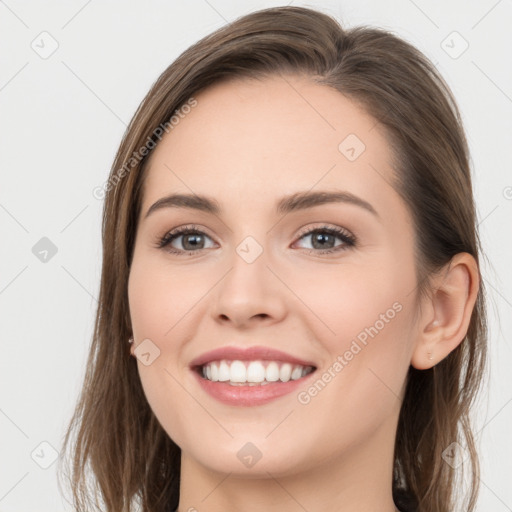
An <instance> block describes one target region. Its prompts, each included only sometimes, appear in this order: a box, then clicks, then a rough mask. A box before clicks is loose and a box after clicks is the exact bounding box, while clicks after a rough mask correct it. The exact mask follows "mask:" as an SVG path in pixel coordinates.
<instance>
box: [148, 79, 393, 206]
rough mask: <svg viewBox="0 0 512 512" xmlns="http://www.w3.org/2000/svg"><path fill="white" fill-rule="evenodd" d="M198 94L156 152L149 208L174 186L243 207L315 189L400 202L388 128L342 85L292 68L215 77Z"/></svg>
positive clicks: (386, 203)
mask: <svg viewBox="0 0 512 512" xmlns="http://www.w3.org/2000/svg"><path fill="white" fill-rule="evenodd" d="M194 97H195V99H196V101H197V105H196V106H195V107H193V108H191V109H190V110H189V111H188V113H187V114H184V115H183V116H181V118H180V120H179V123H178V124H176V125H175V126H174V127H173V128H172V130H171V131H170V132H169V133H168V134H166V135H165V136H164V137H163V139H162V141H161V142H160V143H159V144H158V145H157V147H156V148H155V149H154V150H153V154H152V155H151V161H150V166H149V168H148V173H147V176H146V178H145V183H144V194H143V196H144V200H143V211H144V210H147V208H148V206H149V205H150V204H152V203H153V202H154V201H156V200H157V199H159V198H160V197H161V196H163V195H164V194H166V193H171V192H184V193H194V192H196V193H201V194H203V193H205V194H208V195H213V196H215V197H218V198H219V200H220V202H224V201H226V202H231V203H233V204H234V205H236V206H238V207H242V206H243V205H242V204H240V203H241V202H242V201H243V203H244V204H246V205H247V204H248V203H247V201H248V200H249V201H253V202H259V203H261V202H264V201H265V200H266V199H269V200H272V201H273V200H274V198H276V197H281V196H282V195H284V194H290V193H293V192H296V191H297V190H310V189H312V188H322V189H325V188H328V189H342V190H349V191H350V192H352V193H354V194H357V195H360V196H363V197H364V199H365V200H367V201H369V202H371V203H372V204H375V205H376V208H377V209H379V208H378V206H377V205H380V206H381V209H384V210H386V209H388V210H389V209H390V208H393V207H394V208H395V209H396V208H397V207H399V205H398V204H396V203H397V202H400V198H399V196H398V195H397V194H396V192H395V191H394V190H393V188H392V187H391V186H390V184H391V182H392V174H393V170H392V167H391V165H392V160H391V159H392V153H391V148H390V146H389V144H388V142H387V140H386V138H385V134H384V133H383V132H382V131H381V127H380V125H379V124H378V123H377V122H376V121H375V119H374V118H373V117H372V116H370V115H369V114H368V113H367V112H366V111H365V110H364V109H363V108H361V107H360V106H358V104H356V103H355V102H353V101H352V100H350V99H349V98H347V97H345V96H344V95H342V94H341V93H340V92H339V91H337V90H335V89H333V88H330V87H328V86H325V85H319V84H316V83H314V82H313V81H311V79H308V78H306V77H301V76H290V75H288V76H282V77H270V78H264V79H261V80H246V79H243V80H241V79H236V80H230V81H227V82H222V83H216V84H214V85H213V86H210V87H208V88H207V89H205V90H203V91H201V92H200V93H199V94H197V95H195V96H194ZM241 194H242V195H241ZM393 203H394V204H393Z"/></svg>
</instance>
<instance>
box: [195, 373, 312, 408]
mask: <svg viewBox="0 0 512 512" xmlns="http://www.w3.org/2000/svg"><path fill="white" fill-rule="evenodd" d="M192 371H193V373H194V375H195V376H196V378H197V380H198V381H199V385H200V386H201V387H202V388H203V389H204V390H205V391H206V392H207V393H208V394H209V395H210V396H212V397H213V398H215V399H217V400H219V402H222V403H225V404H228V405H237V406H242V407H251V406H254V405H263V404H266V403H269V402H271V401H273V400H276V399H277V398H279V397H281V396H284V395H288V394H289V393H292V392H293V391H294V390H296V389H297V388H298V387H300V386H301V385H302V384H304V383H305V382H306V380H307V379H308V378H309V377H311V376H312V375H314V374H315V373H316V370H315V371H313V372H311V373H309V374H308V375H306V376H305V377H301V378H300V379H297V380H289V381H288V382H281V381H277V382H270V383H268V384H264V385H263V386H248V385H247V386H232V385H231V384H229V383H226V382H218V381H217V382H213V381H211V380H208V379H205V378H203V377H201V376H200V375H199V373H197V372H196V371H194V370H192Z"/></svg>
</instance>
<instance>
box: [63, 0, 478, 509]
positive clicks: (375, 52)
mask: <svg viewBox="0 0 512 512" xmlns="http://www.w3.org/2000/svg"><path fill="white" fill-rule="evenodd" d="M286 74H300V75H303V76H307V77H309V78H310V79H311V80H314V81H315V82H316V83H318V84H323V85H326V86H330V87H333V88H335V89H336V90H338V91H339V92H340V93H342V94H343V95H345V96H347V97H348V98H350V99H351V100H353V101H356V102H357V103H358V104H359V105H361V106H362V107H363V108H364V109H365V110H366V111H367V112H368V113H369V114H371V115H372V116H373V117H374V118H375V120H376V122H378V123H380V124H381V126H382V127H383V128H384V132H385V134H386V137H387V138H388V140H389V143H390V145H391V147H392V149H393V156H394V161H395V172H396V180H395V182H394V183H393V186H394V187H395V188H396V190H397V191H398V192H399V194H400V195H401V197H402V198H403V200H404V201H405V203H406V204H407V207H408V209H409V211H410V213H411V215H412V218H413V221H414V226H415V233H416V238H415V254H416V269H417V281H418V287H417V296H421V295H423V294H428V293H429V292H430V291H431V287H430V281H429V278H430V277H431V276H433V274H434V273H435V272H436V271H438V270H439V269H441V268H442V267H443V266H444V265H445V264H446V263H448V262H449V261H450V259H451V258H452V257H453V256H454V255H455V254H457V253H460V252H468V253H470V254H471V255H473V257H474V258H475V260H476V261H477V263H478V264H479V251H480V252H481V247H480V240H479V238H478V231H477V224H476V215H475V205H474V199H473V191H472V184H471V176H470V168H469V162H468V160H469V156H468V154H469V151H468V147H467V142H466V138H465V135H464V130H463V126H462V121H461V117H460V114H459V111H458V108H457V105H456V102H455V100H454V98H453V96H452V93H451V92H450V90H449V87H448V86H447V85H446V83H445V82H444V81H443V79H442V77H441V76H440V75H439V74H438V72H437V71H436V69H435V67H434V66H433V65H432V64H431V63H430V61H429V60H428V59H427V58H426V57H425V56H424V55H423V54H422V53H421V52H420V51H418V50H417V49H416V48H414V47H413V46H412V45H410V44H409V43H407V42H405V41H404V40H402V39H401V38H399V37H397V36H395V35H394V34H392V33H391V32H389V31H386V30H383V29H378V28H374V27H364V26H359V27H355V28H351V29H343V28H342V27H341V26H340V24H339V23H338V22H337V21H336V20H335V19H334V18H333V17H331V16H329V15H327V14H324V13H321V12H319V11H316V10H313V9H308V8H301V7H276V8H270V9H264V10H260V11H257V12H254V13H251V14H248V15H246V16H243V17H241V18H239V19H237V20H235V21H234V22H232V23H230V24H229V25H227V26H224V27H222V28H221V29H219V30H217V31H215V32H214V33H212V34H210V35H208V36H207V37H204V38H203V39H201V40H200V41H198V42H197V43H196V44H194V45H193V46H191V47H190V48H189V49H187V50H186V51H185V52H184V53H183V54H181V55H180V56H179V57H178V58H177V59H176V60H175V61H174V62H173V63H172V64H171V65H170V66H169V67H168V68H167V69H166V70H165V71H164V72H163V73H162V74H161V76H160V77H159V78H158V80H157V81H156V82H155V83H154V84H153V86H152V87H151V90H150V91H149V93H148V94H147V96H146V97H145V98H144V100H143V101H142V103H141V105H140V106H139V108H138V110H137V111H136V113H135V115H134V116H133V119H132V120H131V122H130V125H129V126H128V128H127V130H126V132H125V134H124V137H123V139H122V141H121V144H120V147H119V149H118V151H117V154H116V157H115V160H114V163H113V165H112V169H111V172H110V177H109V180H108V182H107V183H106V184H105V187H104V188H103V192H104V194H105V203H104V211H103V230H102V242H103V267H102V276H101V288H100V296H99V306H98V310H97V316H96V323H95V329H94V335H93V339H92V344H91V348H90V353H89V357H88V361H87V367H86V373H85V377H84V383H83V388H82V392H81V396H80V398H79V401H78V403H77V406H76V409H75V411H74V414H73V417H72V419H71V421H70V424H69V427H68V430H67V433H66V436H65V440H64V444H63V447H64V452H65V451H66V450H67V448H68V447H69V446H70V445H71V447H72V470H71V476H70V477H68V478H69V482H70V484H71V487H72V490H73V500H74V503H75V508H76V510H77V511H78V512H82V511H86V510H91V508H92V506H93V501H92V498H93V496H94V500H95V503H96V506H97V507H98V508H97V509H99V510H105V511H108V512H129V511H130V510H132V507H133V505H134V503H135V502H138V503H139V504H140V505H141V506H142V510H144V511H145V512H164V511H171V510H174V509H175V508H176V507H177V506H178V501H179V482H180V455H181V452H180V449H179V447H178V446H177V445H176V444H175V443H174V442H173V441H172V440H171V439H170V438H169V436H168V435H167V434H166V432H165V431H164V430H163V428H162V427H161V426H160V424H159V423H158V421H157V419H156V417H155V416H154V414H153V412H152V410H151V409H150V406H149V404H148V401H147V399H146V397H145V395H144V392H143V389H142V386H141V382H140V378H139V375H138V370H137V363H136V360H135V358H133V357H130V355H129V349H128V347H129V345H128V344H127V340H128V338H129V336H130V335H131V325H130V315H129V308H128V294H127V283H128V276H129V272H130V263H131V258H132V254H133V248H134V241H135V233H136V229H137V219H138V216H139V212H140V208H141V193H142V192H141V191H142V183H143V178H144V174H145V172H144V171H145V169H147V162H148V158H149V156H150V155H151V154H152V153H151V151H149V152H148V151H146V152H144V151H141V148H144V147H146V148H148V147H149V148H151V147H155V146H156V144H158V142H159V140H160V138H161V137H160V132H161V131H162V130H161V129H160V131H158V127H162V126H164V127H166V130H165V131H168V130H169V129H171V126H172V123H170V122H169V120H170V119H172V118H173V116H175V117H176V116H177V114H176V112H179V109H180V108H181V107H183V105H186V104H187V102H189V101H190V99H191V98H193V96H194V94H197V93H198V92H199V91H201V90H202V89H204V88H206V87H208V86H209V85H211V84H213V83H216V82H219V81H221V80H224V79H230V78H242V79H243V78H260V79H261V78H264V77H265V76H271V75H281V76H283V77H284V76H286ZM176 119H177V117H176ZM141 153H145V155H144V156H143V157H141ZM128 162H130V164H129V165H128ZM479 273H480V271H479ZM486 318H487V317H486V309H485V297H484V287H483V281H482V279H481V278H480V289H479V292H478V296H477V300H476V304H475V307H474V309H473V312H472V316H471V321H470V325H469V329H468V331H467V335H466V337H465V339H464V340H463V342H462V343H460V345H458V346H457V348H456V349H454V350H453V351H452V352H451V353H450V354H449V355H448V356H447V357H446V358H444V359H443V360H442V361H441V362H439V363H438V364H437V365H435V366H434V367H433V368H431V369H428V370H417V369H415V368H413V367H412V366H411V367H410V369H409V373H408V376H407V384H406V391H405V397H404V401H403V404H402V408H401V412H400V417H399V423H398V429H397V436H396V443H395V454H394V479H393V496H394V499H395V502H396V504H397V505H398V506H399V507H403V508H404V509H406V508H407V509H408V507H411V509H414V510H418V511H420V512H448V511H451V510H453V508H454V506H455V505H456V504H457V505H459V506H461V505H460V502H459V501H457V500H459V499H460V497H458V496H457V492H456V490H457V487H458V486H457V485H456V478H455V477H456V476H457V475H458V474H459V473H461V471H460V469H461V468H455V467H452V466H454V465H450V464H448V463H447V462H445V460H444V458H443V452H444V451H445V449H447V448H448V447H449V446H450V445H451V444H452V443H454V442H458V443H459V444H460V445H461V446H462V447H464V448H465V450H466V453H467V454H468V462H467V463H466V464H465V465H464V469H465V467H466V465H467V464H469V470H470V474H471V477H472V479H471V480H470V483H469V488H468V491H467V493H466V495H465V496H466V498H467V500H466V501H467V503H465V504H464V506H463V508H464V510H467V511H469V512H471V511H473V510H474V507H475V504H476V500H477V495H478V483H479V462H478V456H477V451H476V449H475V440H474V435H473V433H472V427H471V422H470V415H469V413H470V407H471V406H472V404H473V402H474V399H475V397H476V396H477V392H478V390H479V388H480V386H481V382H482V377H483V374H484V370H485V366H486V357H487V352H486V351H487V347H486V343H487V319H486ZM75 431H76V438H75V439H74V442H73V444H71V436H72V434H73V433H74V432H75ZM64 460H65V459H64V457H63V456H62V455H61V460H60V461H59V466H60V464H61V462H63V461H64ZM89 471H90V472H92V475H91V476H92V481H90V482H88V481H87V480H86V477H87V475H88V474H89ZM68 473H69V468H68ZM89 484H91V485H89ZM98 497H99V498H100V502H98Z"/></svg>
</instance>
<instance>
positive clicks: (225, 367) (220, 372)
mask: <svg viewBox="0 0 512 512" xmlns="http://www.w3.org/2000/svg"><path fill="white" fill-rule="evenodd" d="M312 371H313V367H311V366H302V365H291V364H290V363H281V362H277V361H269V362H268V363H267V364H266V367H265V362H263V361H251V362H244V361H239V360H235V361H226V360H222V361H215V362H211V363H208V364H206V365H204V366H203V367H202V375H203V377H204V378H205V379H208V380H211V381H213V382H228V383H229V384H232V385H234V386H237V385H243V384H246V385H250V386H251V385H265V384H268V383H269V382H277V381H279V380H280V381H281V382H288V381H289V380H297V379H300V378H301V377H304V376H306V375H308V374H309V373H311V372H312Z"/></svg>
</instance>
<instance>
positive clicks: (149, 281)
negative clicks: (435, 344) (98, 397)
mask: <svg viewBox="0 0 512 512" xmlns="http://www.w3.org/2000/svg"><path fill="white" fill-rule="evenodd" d="M195 99H196V100H197V105H196V106H194V107H193V108H191V109H190V111H188V113H187V114H183V117H182V118H181V119H180V121H179V123H178V124H175V125H174V128H173V129H172V130H171V131H170V132H169V133H168V134H167V135H166V136H165V137H164V138H163V139H162V141H161V142H160V143H159V145H158V146H157V147H156V148H155V149H154V150H153V151H154V153H153V154H152V157H151V165H150V167H149V168H148V174H147V176H146V180H145V183H144V190H143V201H142V210H141V215H140V217H139V221H138V228H137V237H136V243H135V251H134V257H133V262H132V267H131V273H130V279H129V305H130V315H131V320H132V327H133V333H134V338H135V343H134V344H133V346H132V348H135V355H136V356H137V364H138V368H139V373H140V378H141V381H142V385H143V388H144V391H145V394H146V396H147V399H148V402H149V404H150V406H151V408H152V410H153V411H154V413H155V415H156V417H157V418H158V420H159V422H160V424H161V425H162V427H163V428H164V429H165V431H166V432H167V433H168V434H169V436H170V437H171V438H172V439H173V440H174V441H175V442H176V443H177V444H178V445H179V446H180V447H181V449H182V453H183V456H184V457H186V458H187V460H189V463H192V464H196V465H197V466H201V467H202V468H207V469H209V470H213V471H220V472H232V473H238V474H247V475H249V474H250V475H251V476H254V475H258V474H262V475H266V472H267V471H268V472H270V473H271V474H272V475H274V476H278V475H286V474H294V473H298V472H300V471H305V470H307V469H308V468H313V467H316V466H318V465H320V464H327V463H329V464H330V463H332V462H333V461H335V460H337V461H339V460H343V461H345V462H346V463H348V462H349V461H351V463H352V464H353V463H354V462H356V461H357V464H358V465H359V466H358V467H361V466H364V465H365V464H366V463H367V462H368V463H370V462H369V461H370V459H371V460H372V461H373V462H375V460H376V457H384V456H385V457H386V458H388V457H389V460H391V458H390V457H391V455H392V449H393V442H394V436H395V433H396V422H397V419H398V413H399V409H400V404H401V398H402V393H403V390H404V385H405V378H406V375H407V370H408V368H409V365H410V363H411V354H412V353H413V350H414V342H415V332H416V330H417V326H416V325H415V323H414V322H413V314H414V309H413V303H414V298H415V293H416V290H415V287H416V280H415V267H414V258H413V236H414V232H413V225H412V221H411V217H410V215H409V213H408V211H407V209H406V207H405V204H404V202H403V201H402V199H401V198H400V197H399V195H398V194H397V193H396V191H395V190H394V189H393V188H392V187H391V186H390V183H391V180H392V174H393V171H392V168H391V152H390V147H389V145H388V143H387V141H386V140H385V138H384V136H383V132H382V131H381V127H380V126H379V125H378V124H377V123H376V121H375V120H374V119H373V118H372V117H370V116H369V115H367V114H366V113H365V112H364V111H363V110H361V109H360V108H359V107H357V106H356V104H354V103H353V102H352V101H350V100H349V99H347V98H346V97H344V96H343V95H341V94H340V93H339V92H337V91H335V90H334V89H331V88H328V87H326V86H321V85H317V84H314V83H312V82H311V81H309V80H307V79H305V78H298V77H291V76H288V77H286V80H285V79H284V78H271V79H270V78H269V79H265V80H263V81H233V82H229V83H222V84H217V85H214V86H213V87H210V88H208V89H207V90H205V91H202V92H201V93H200V94H198V95H197V96H196V98H195ZM320 192H325V193H326V194H339V196H338V199H340V200H332V198H331V199H330V200H328V201H327V200H325V201H324V200H323V199H328V198H329V196H328V195H325V196H324V197H323V199H322V195H319V194H320ZM172 194H180V195H186V196H190V200H189V206H188V207H187V206H186V203H185V202H184V201H183V200H182V201H181V202H177V201H174V202H172V201H170V200H169V201H167V203H166V202H161V203H159V204H160V207H156V206H154V207H152V205H155V203H157V202H158V201H160V200H162V198H166V197H167V196H170V195H172ZM310 195H311V197H312V198H313V199H307V198H308V197H309V196H310ZM302 196H304V197H302ZM204 197H206V198H208V199H209V200H210V201H211V202H212V203H213V204H214V205H216V206H217V208H218V211H216V212H212V211H209V210H208V208H206V207H205V206H204V204H205V203H204V201H203V200H202V198H204ZM344 198H345V200H342V199H344ZM347 198H348V199H350V198H352V199H350V200H348V199H347ZM355 198H357V199H355ZM194 205H195V206H201V205H202V207H201V208H196V207H194ZM150 209H151V212H150V213H149V215H148V211H149V210H150ZM182 227H183V228H186V229H188V230H189V231H191V230H195V231H192V233H190V232H189V233H188V234H187V233H185V234H183V233H182V234H178V235H176V236H175V237H173V238H170V239H169V237H168V240H167V241H168V244H167V245H165V246H163V247H159V243H160V240H161V239H164V238H165V237H166V235H167V234H168V233H169V232H170V231H173V230H176V229H177V228H182ZM326 230H327V231H326ZM198 232H200V233H198ZM327 251H330V252H327ZM233 347H235V348H238V349H248V348H253V347H260V348H264V349H271V350H276V351H280V352H281V353H284V355H283V354H279V355H276V354H270V353H269V354H265V353H264V352H262V353H258V352H252V353H250V352H247V353H246V359H248V360H245V359H243V356H237V355H236V354H229V353H228V354H213V355H208V354H207V353H208V352H210V351H212V350H217V349H227V348H233ZM205 354H206V356H205V357H204V358H203V357H202V356H203V355H205ZM239 357H240V358H242V359H243V360H242V362H241V363H240V362H238V363H234V364H229V362H230V361H231V360H236V359H237V358H239ZM198 358H200V359H199V360H198ZM293 358H295V359H296V360H300V361H302V362H303V363H305V364H304V365H303V366H302V367H300V366H299V367H298V370H295V372H294V373H292V374H291V375H290V370H292V371H293V369H294V367H295V365H294V364H292V363H293ZM222 359H225V360H226V361H227V362H225V363H220V361H221V360H222ZM257 360H259V361H261V363H258V362H254V361H257ZM209 361H213V363H214V364H213V365H212V366H210V368H209V370H206V367H205V372H207V375H209V376H210V378H215V377H217V378H219V372H220V375H221V376H222V377H221V381H220V382H219V381H217V382H211V381H208V382H206V381H205V380H204V377H202V376H201V375H199V373H198V371H196V370H197V368H192V367H191V365H192V366H193V365H194V364H195V363H197V362H209ZM251 362H252V363H251ZM308 365H312V366H314V368H315V370H314V371H313V372H312V373H309V374H307V371H308V368H307V366H308ZM269 366H270V368H269ZM302 370H305V371H302ZM199 372H202V369H199ZM226 372H227V373H226ZM239 372H240V373H239ZM247 374H249V379H250V380H255V381H258V380H260V379H261V378H265V381H266V382H267V379H268V382H267V383H263V384H261V383H260V384H258V383H257V382H256V384H255V385H254V384H253V385H251V386H249V385H248V384H247V383H245V384H243V381H244V380H246V379H247ZM303 374H306V375H305V376H304V377H301V375H303ZM294 377H299V378H298V379H294ZM226 378H228V379H229V380H233V381H242V382H238V383H233V384H230V383H229V382H226V381H225V380H222V379H226ZM276 378H277V381H276V380H275V379H276ZM290 378H291V380H288V379H290ZM281 379H282V380H281ZM205 384H207V385H205ZM267 386H268V387H267ZM363 453H365V454H366V456H363V455H362V454H363ZM356 456H357V457H356ZM353 467H354V466H353V465H352V468H353Z"/></svg>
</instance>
